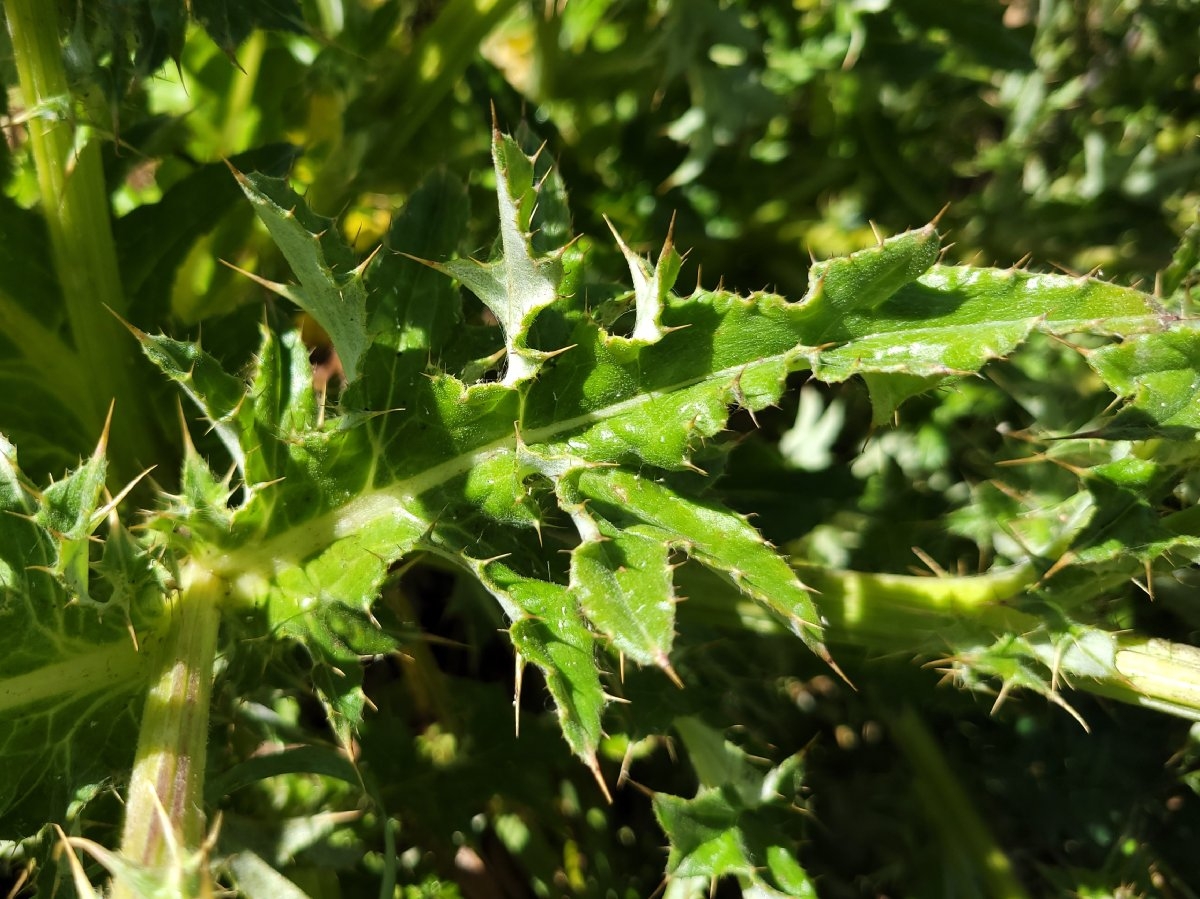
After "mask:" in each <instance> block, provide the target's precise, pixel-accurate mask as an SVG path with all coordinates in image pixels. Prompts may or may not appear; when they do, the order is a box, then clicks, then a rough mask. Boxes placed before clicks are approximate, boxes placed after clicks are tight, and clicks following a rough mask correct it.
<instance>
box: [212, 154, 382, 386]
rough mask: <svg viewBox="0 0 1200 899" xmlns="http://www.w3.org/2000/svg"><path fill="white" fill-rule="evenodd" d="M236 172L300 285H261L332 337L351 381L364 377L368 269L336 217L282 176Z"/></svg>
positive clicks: (366, 341)
mask: <svg viewBox="0 0 1200 899" xmlns="http://www.w3.org/2000/svg"><path fill="white" fill-rule="evenodd" d="M234 174H235V175H236V177H237V179H238V183H239V184H241V186H242V190H243V191H244V192H245V194H246V196H247V197H249V198H250V202H251V203H253V204H254V211H255V212H256V213H258V217H259V218H260V219H262V221H263V224H265V225H266V226H267V230H269V231H270V232H271V237H273V238H274V239H275V243H277V244H278V245H279V249H280V251H281V252H282V253H283V255H284V257H285V258H286V259H287V261H288V264H289V265H290V266H291V267H292V271H294V272H295V273H296V277H297V278H298V279H299V281H300V283H299V284H296V285H290V284H275V283H273V282H270V281H264V280H261V279H257V280H259V283H261V284H263V286H265V287H268V288H270V289H271V290H273V291H274V292H275V293H277V294H279V296H281V297H283V298H284V299H287V300H291V301H292V302H293V303H295V304H296V305H297V306H299V307H300V308H301V309H303V310H304V311H305V312H307V313H308V314H309V315H311V316H312V317H313V319H314V320H315V321H316V322H317V324H319V325H320V326H321V327H322V328H324V329H325V332H326V333H327V334H328V335H329V338H330V340H332V341H333V348H334V349H335V350H337V354H338V358H339V359H340V360H341V363H342V369H343V370H344V371H345V373H346V379H347V380H348V381H354V380H355V379H356V378H358V374H359V366H360V365H361V364H362V358H363V355H364V354H365V353H366V351H367V346H368V345H369V343H370V339H369V335H368V333H367V313H366V289H365V287H364V286H363V269H364V267H365V266H358V265H356V264H355V263H354V256H353V254H352V253H351V252H350V249H349V248H348V247H347V246H346V245H345V244H344V243H343V242H342V240H341V238H340V236H339V235H338V233H337V228H336V226H335V225H334V223H333V221H332V220H331V219H327V218H324V217H322V216H319V215H317V214H316V213H314V212H312V211H311V210H310V209H309V208H308V206H306V205H305V204H304V201H303V200H302V199H301V198H300V197H299V195H297V194H296V192H295V191H293V190H292V188H291V186H290V185H288V183H287V181H285V180H283V179H281V178H268V177H267V176H265V175H257V174H250V175H243V174H242V173H240V172H237V171H236V170H235V172H234Z"/></svg>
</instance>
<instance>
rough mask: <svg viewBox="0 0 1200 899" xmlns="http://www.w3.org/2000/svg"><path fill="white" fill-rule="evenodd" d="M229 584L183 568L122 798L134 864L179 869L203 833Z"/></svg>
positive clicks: (125, 850)
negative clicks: (212, 707) (216, 667)
mask: <svg viewBox="0 0 1200 899" xmlns="http://www.w3.org/2000/svg"><path fill="white" fill-rule="evenodd" d="M226 590H227V585H226V583H225V582H224V581H223V580H221V579H220V578H217V577H215V576H214V575H213V574H212V573H211V572H209V571H206V570H204V569H200V568H197V567H195V566H191V567H189V568H188V569H187V570H186V572H185V574H184V583H183V584H182V590H181V592H180V594H179V596H178V599H177V600H176V603H175V608H174V609H173V611H172V616H173V618H172V621H171V630H170V633H169V634H168V636H167V639H166V641H165V644H164V647H163V654H162V656H161V663H160V669H159V673H158V676H157V679H156V680H155V681H154V683H153V684H152V685H151V688H150V693H149V695H148V696H147V697H146V708H145V711H144V713H143V715H142V724H141V730H140V731H139V733H138V745H137V754H136V756H135V757H134V764H133V774H132V776H131V778H130V783H129V796H128V799H127V800H126V806H125V815H126V817H125V829H124V832H123V833H122V836H121V855H122V856H123V857H124V858H125V859H126V860H128V861H130V862H133V863H135V864H137V865H141V866H144V867H149V868H155V869H169V868H175V869H176V870H178V869H179V867H180V864H181V861H184V860H186V859H187V858H189V857H192V856H194V855H195V853H196V852H197V850H198V849H199V848H200V845H201V843H202V842H203V840H204V809H203V796H204V760H205V750H206V748H207V745H208V712H209V703H210V700H211V697H212V678H213V663H214V660H215V658H216V648H217V630H218V626H219V624H220V610H221V602H222V600H223V599H224V595H225V591H226ZM164 813H165V814H164ZM121 890H122V887H121V884H120V883H115V884H114V891H113V897H114V899H118V897H121V899H123V897H122V891H121Z"/></svg>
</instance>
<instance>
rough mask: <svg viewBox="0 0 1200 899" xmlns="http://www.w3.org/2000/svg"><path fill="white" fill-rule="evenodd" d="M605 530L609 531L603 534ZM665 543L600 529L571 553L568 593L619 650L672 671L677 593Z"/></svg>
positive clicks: (655, 538) (630, 532) (629, 532)
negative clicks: (671, 661) (669, 658)
mask: <svg viewBox="0 0 1200 899" xmlns="http://www.w3.org/2000/svg"><path fill="white" fill-rule="evenodd" d="M605 531H609V533H607V534H606V533H605ZM669 553H670V548H669V545H668V544H667V542H666V541H665V540H663V539H662V538H661V537H660V536H659V535H657V534H650V535H646V534H640V533H637V532H636V531H635V530H633V529H629V530H624V531H622V530H619V529H617V528H607V527H602V528H600V529H599V530H598V537H597V539H592V540H584V542H583V543H581V544H580V545H579V546H578V547H577V548H576V549H575V551H574V552H573V553H572V554H571V585H570V589H571V594H572V595H573V596H574V597H575V599H576V601H577V602H578V603H579V605H580V607H581V608H582V609H583V613H584V614H585V615H586V616H587V617H588V620H589V621H591V622H592V624H593V625H595V626H596V627H597V628H598V629H599V630H600V632H601V633H603V634H604V635H606V636H607V637H609V638H610V639H611V640H612V641H613V645H614V646H615V647H616V648H617V649H618V650H620V651H621V652H622V653H624V654H625V655H627V656H628V657H629V658H631V659H633V660H634V661H635V662H638V663H640V664H643V665H658V666H659V667H660V668H663V669H665V670H667V671H668V672H669V671H670V670H671V665H670V662H669V661H668V657H669V656H670V653H671V644H672V643H673V642H674V641H675V591H674V586H673V583H672V580H671V566H670V564H669V563H668V556H669Z"/></svg>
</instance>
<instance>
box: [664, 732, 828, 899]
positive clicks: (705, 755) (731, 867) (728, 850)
mask: <svg viewBox="0 0 1200 899" xmlns="http://www.w3.org/2000/svg"><path fill="white" fill-rule="evenodd" d="M674 729H675V731H676V732H677V733H678V734H679V736H680V738H681V739H682V741H683V744H684V746H685V747H686V748H687V752H688V757H689V759H691V761H692V764H693V766H694V767H695V768H696V774H697V776H698V778H699V780H700V789H699V790H698V791H697V793H696V795H695V796H694V797H692V798H691V799H688V798H685V797H683V796H672V795H669V794H667V793H658V794H656V795H655V796H654V814H655V815H656V816H657V818H658V823H659V824H660V825H661V827H662V829H663V830H664V831H665V832H666V834H667V837H668V838H669V840H670V843H671V854H670V857H669V858H668V860H667V877H668V878H670V879H671V880H672V881H676V880H678V881H683V883H681V884H678V887H681V888H682V889H680V892H681V893H683V892H684V891H685V890H686V891H687V892H686V894H687V895H695V894H704V893H707V892H709V891H710V890H711V889H712V888H713V885H714V884H715V883H716V882H717V881H718V880H719V879H720V878H722V877H736V878H737V880H738V882H739V883H740V884H741V887H742V890H743V895H747V896H750V895H753V896H761V897H764V899H769V897H783V896H793V897H812V896H816V895H817V890H816V887H815V886H814V885H813V882H812V881H811V880H810V879H809V876H808V874H807V873H806V872H805V871H804V869H803V868H801V867H800V865H799V863H798V862H797V861H796V859H795V854H794V852H793V851H792V849H791V846H792V845H793V844H794V843H795V842H797V841H798V840H799V839H800V838H801V830H802V827H803V821H804V818H803V816H800V815H797V814H796V807H797V802H798V801H800V800H799V796H800V788H801V783H802V779H803V773H804V766H803V759H802V757H801V756H799V755H794V756H792V757H790V758H788V759H786V760H785V761H784V762H783V763H782V764H780V765H779V766H777V767H775V768H772V769H771V770H769V771H766V772H763V771H762V770H761V769H759V768H758V767H756V766H755V765H754V764H753V763H752V761H751V759H750V757H749V756H748V754H747V753H746V752H744V751H743V750H742V749H740V748H739V747H737V746H735V745H734V744H732V743H730V742H728V741H726V740H725V739H724V737H723V736H722V735H721V734H720V733H718V732H717V731H714V730H713V729H712V728H711V727H709V726H708V725H706V724H705V723H704V722H703V721H701V720H699V719H698V718H679V719H677V720H676V721H675V725H674ZM685 885H686V886H685ZM687 886H690V887H691V889H690V890H688V889H687Z"/></svg>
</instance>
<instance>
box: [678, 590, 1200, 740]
mask: <svg viewBox="0 0 1200 899" xmlns="http://www.w3.org/2000/svg"><path fill="white" fill-rule="evenodd" d="M797 567H798V572H799V574H800V579H801V580H803V581H804V582H805V583H806V584H808V585H809V586H810V587H812V588H813V589H814V590H816V591H817V594H818V595H817V597H816V599H817V606H818V608H819V609H820V612H821V616H822V618H823V619H824V622H825V639H826V640H827V641H828V642H829V643H831V644H834V645H838V644H840V645H842V646H855V647H862V648H864V649H869V650H872V651H876V652H886V653H905V654H909V655H918V656H923V657H925V658H928V659H940V658H949V659H954V660H957V661H958V662H960V663H962V664H964V665H967V666H971V665H980V664H982V667H983V669H984V670H985V671H988V670H990V669H989V668H988V667H987V664H986V654H987V653H988V652H989V651H990V650H991V649H992V648H993V647H995V646H997V645H998V644H999V643H1002V642H1003V641H1004V638H1006V637H1011V638H1012V640H1011V641H1010V642H1009V644H1008V645H1007V646H1005V647H1004V652H1005V653H1008V654H1010V655H1015V656H1019V657H1020V660H1021V662H1022V666H1023V665H1025V664H1030V665H1032V666H1034V667H1035V668H1037V669H1039V670H1040V671H1041V672H1042V674H1043V676H1044V683H1045V684H1047V685H1048V686H1049V688H1050V690H1051V691H1057V690H1058V689H1059V688H1061V687H1071V688H1074V689H1076V690H1084V691H1086V692H1089V693H1095V694H1097V695H1100V696H1107V697H1110V698H1112V699H1118V700H1120V701H1122V702H1128V703H1131V704H1133V705H1140V706H1145V707H1147V708H1153V709H1157V710H1158V711H1162V712H1168V713H1170V714H1172V715H1179V716H1180V717H1183V718H1190V719H1192V720H1198V721H1200V649H1198V648H1196V647H1194V646H1189V645H1187V644H1183V643H1173V642H1171V641H1169V640H1158V639H1149V638H1146V637H1142V636H1139V635H1137V634H1117V633H1113V632H1111V631H1107V630H1104V629H1102V628H1098V627H1090V626H1086V625H1073V626H1071V627H1070V629H1069V631H1065V632H1059V631H1057V630H1056V629H1055V628H1054V627H1053V626H1049V625H1048V624H1047V622H1046V621H1044V620H1043V619H1042V618H1040V617H1039V616H1038V615H1035V614H1032V613H1030V612H1026V611H1022V610H1020V609H1018V608H1015V607H1014V602H1013V601H1014V600H1017V599H1018V598H1019V597H1021V595H1022V594H1023V593H1024V591H1025V589H1026V588H1027V587H1029V586H1030V585H1031V584H1032V582H1033V581H1034V579H1035V577H1034V574H1033V569H1032V568H1031V567H1029V566H1014V567H1012V568H1007V569H1000V570H997V571H996V572H993V573H989V574H984V575H976V576H972V577H947V578H931V577H912V576H908V575H895V574H871V573H864V572H858V571H833V570H830V569H824V568H818V567H815V566H797ZM689 574H690V572H689ZM692 579H694V583H693V582H691V580H689V581H688V582H687V583H685V585H684V587H683V592H685V593H686V595H687V596H688V599H689V601H688V603H687V604H686V606H685V607H684V608H685V609H686V610H687V614H690V615H698V616H700V617H702V618H704V619H706V620H708V621H710V622H711V623H713V624H717V625H724V626H730V627H737V628H740V629H744V630H752V631H759V632H764V633H767V632H771V633H782V632H784V630H785V628H784V627H783V625H782V624H780V623H779V622H778V621H777V620H776V619H775V618H773V617H772V616H771V615H770V614H769V613H768V612H766V611H765V610H764V609H763V608H762V607H761V606H758V605H756V604H755V603H753V602H751V601H750V600H748V599H746V598H745V597H743V596H733V595H731V592H730V591H729V590H728V589H727V588H725V587H724V586H723V585H721V584H719V583H717V582H716V580H715V579H714V578H711V577H706V576H703V575H701V576H700V577H695V576H694V575H692ZM1017 667H1021V666H1017ZM1054 695H1057V692H1055V693H1054Z"/></svg>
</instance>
